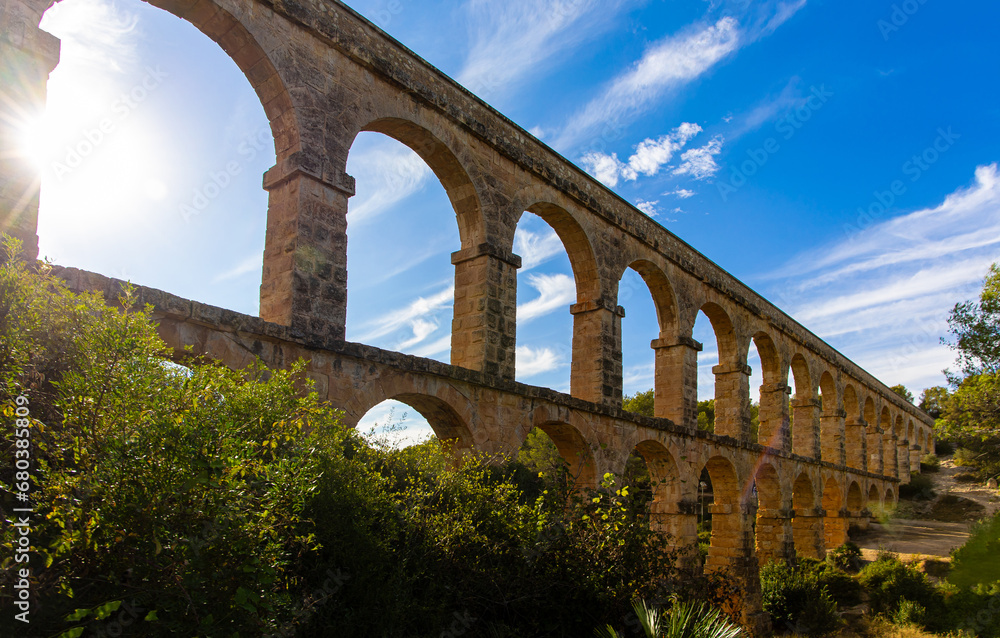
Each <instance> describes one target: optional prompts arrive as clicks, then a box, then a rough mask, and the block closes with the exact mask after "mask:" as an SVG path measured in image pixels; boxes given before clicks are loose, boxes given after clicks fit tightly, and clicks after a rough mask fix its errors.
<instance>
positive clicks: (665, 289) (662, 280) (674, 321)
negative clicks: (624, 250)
mask: <svg viewBox="0 0 1000 638" xmlns="http://www.w3.org/2000/svg"><path fill="white" fill-rule="evenodd" d="M628 268H631V269H632V270H634V271H636V272H637V273H639V276H640V277H642V280H643V281H644V282H646V287H647V288H648V289H649V294H650V296H652V298H653V307H654V308H656V321H657V323H658V324H659V327H660V334H659V338H661V339H675V338H676V336H677V334H678V333H679V331H680V319H679V315H678V307H677V295H676V294H675V293H674V287H673V285H672V284H671V283H670V279H669V278H667V275H666V274H665V273H664V272H663V270H662V269H660V267H659V266H657V265H656V264H654V263H653V262H651V261H648V260H646V259H636V260H635V261H633V262H632V263H630V264H629V265H628ZM626 270H627V268H626ZM624 274H625V273H624V271H622V273H621V274H620V275H619V276H618V281H621V278H622V276H624Z"/></svg>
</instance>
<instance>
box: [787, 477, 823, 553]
mask: <svg viewBox="0 0 1000 638" xmlns="http://www.w3.org/2000/svg"><path fill="white" fill-rule="evenodd" d="M816 501H817V499H816V492H815V489H814V487H813V482H812V480H811V479H810V478H809V475H808V474H807V473H806V472H804V471H803V472H800V473H799V475H798V476H797V477H795V482H794V483H793V484H792V507H793V508H794V516H793V518H792V537H793V538H794V539H795V553H796V554H797V555H798V556H806V557H808V558H822V557H823V553H824V551H825V546H824V543H823V516H822V510H821V508H820V507H818V503H817V502H816Z"/></svg>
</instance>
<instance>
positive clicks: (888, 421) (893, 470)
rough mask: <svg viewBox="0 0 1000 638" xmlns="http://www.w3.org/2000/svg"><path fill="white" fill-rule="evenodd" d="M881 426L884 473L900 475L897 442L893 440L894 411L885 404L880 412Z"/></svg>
mask: <svg viewBox="0 0 1000 638" xmlns="http://www.w3.org/2000/svg"><path fill="white" fill-rule="evenodd" d="M879 427H880V428H881V429H882V473H883V474H886V475H888V476H898V472H899V463H898V459H897V458H896V442H895V441H894V440H893V428H892V413H891V412H890V410H889V406H887V405H883V406H882V410H881V411H880V412H879Z"/></svg>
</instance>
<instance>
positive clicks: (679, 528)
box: [635, 439, 697, 546]
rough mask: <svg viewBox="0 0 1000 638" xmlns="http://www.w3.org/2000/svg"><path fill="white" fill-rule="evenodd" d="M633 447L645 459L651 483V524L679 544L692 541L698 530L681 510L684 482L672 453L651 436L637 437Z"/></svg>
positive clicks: (690, 517)
mask: <svg viewBox="0 0 1000 638" xmlns="http://www.w3.org/2000/svg"><path fill="white" fill-rule="evenodd" d="M635 451H636V452H638V453H639V454H640V455H641V456H642V458H643V459H644V460H645V461H646V467H647V468H648V469H649V477H650V480H651V482H652V484H653V486H652V487H653V500H652V502H651V503H650V508H649V514H650V526H651V527H652V528H653V529H655V530H657V531H660V532H664V533H666V534H669V535H670V536H672V537H673V538H674V539H675V542H676V544H677V545H678V546H681V545H685V544H688V543H690V542H694V540H695V539H696V534H697V530H696V528H695V522H694V521H693V520H692V519H693V517H692V516H690V515H687V514H685V513H683V512H682V511H681V506H680V503H681V501H682V500H683V498H684V493H683V492H684V490H683V488H684V486H683V485H682V479H681V475H680V470H679V469H678V466H677V462H676V461H675V460H674V456H673V454H671V453H670V450H668V449H667V448H666V447H665V446H664V445H663V444H662V443H661V442H659V441H656V440H654V439H646V440H644V441H640V442H639V443H638V444H637V445H636V446H635Z"/></svg>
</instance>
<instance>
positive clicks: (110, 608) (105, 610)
mask: <svg viewBox="0 0 1000 638" xmlns="http://www.w3.org/2000/svg"><path fill="white" fill-rule="evenodd" d="M121 606H122V601H120V600H113V601H111V602H109V603H104V604H103V605H100V606H99V607H94V620H104V619H105V618H107V617H108V616H110V615H111V614H112V613H113V612H116V611H118V608H119V607H121Z"/></svg>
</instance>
